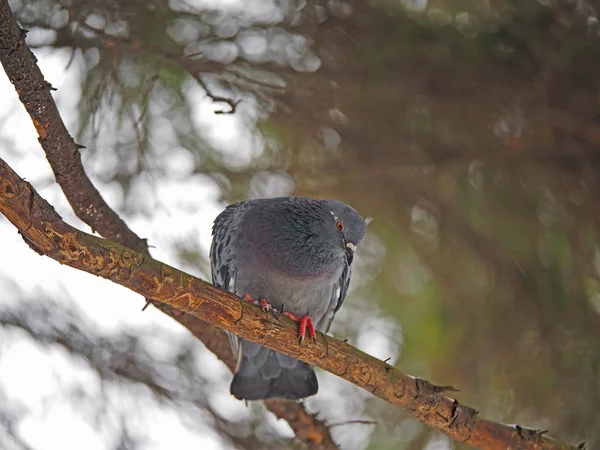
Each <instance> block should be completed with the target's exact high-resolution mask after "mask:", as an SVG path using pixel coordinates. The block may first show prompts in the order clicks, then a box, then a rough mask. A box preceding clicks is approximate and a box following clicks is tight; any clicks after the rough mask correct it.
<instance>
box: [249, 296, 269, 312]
mask: <svg viewBox="0 0 600 450" xmlns="http://www.w3.org/2000/svg"><path fill="white" fill-rule="evenodd" d="M242 298H243V299H244V300H246V301H248V302H250V303H253V304H255V305H260V307H261V308H262V310H263V311H264V312H269V311H271V310H272V309H273V307H272V306H271V304H270V303H269V302H268V301H267V300H266V299H264V298H261V299H260V300H259V301H258V302H257V301H256V300H254V297H252V296H251V295H250V294H248V293H247V292H246V293H244V295H242Z"/></svg>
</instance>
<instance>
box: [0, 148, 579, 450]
mask: <svg viewBox="0 0 600 450" xmlns="http://www.w3.org/2000/svg"><path fill="white" fill-rule="evenodd" d="M0 212H1V213H2V214H4V215H5V216H6V217H7V219H8V220H9V221H10V222H11V223H12V224H13V225H14V226H15V227H16V228H17V229H18V230H19V232H20V233H21V235H22V236H23V237H24V239H25V240H26V242H27V243H28V244H29V245H30V246H31V247H32V248H33V249H35V250H36V251H37V252H39V253H41V254H44V255H46V256H49V257H50V258H52V259H55V260H56V261H58V262H60V263H61V264H65V265H68V266H70V267H73V268H76V269H79V270H83V271H85V272H88V273H91V274H94V275H97V276H101V277H103V278H106V279H108V280H111V281H113V282H115V283H118V284H120V285H122V286H125V287H127V288H129V289H131V290H133V291H134V292H137V293H139V294H140V295H143V296H144V297H146V298H151V299H154V300H156V301H159V302H161V303H164V304H166V305H170V306H172V307H174V308H176V309H178V310H180V311H183V312H185V313H187V314H191V315H194V316H196V317H198V318H200V319H202V320H204V321H206V322H208V323H210V324H211V325H213V326H215V327H217V328H221V329H224V330H227V331H231V332H233V333H235V334H237V335H238V336H240V337H242V338H244V339H247V340H250V341H253V342H257V343H259V344H261V345H263V346H265V347H268V348H271V349H273V350H277V351H278V352H281V353H284V354H286V355H290V356H293V357H295V358H299V359H301V360H303V361H306V362H307V363H309V364H312V365H315V366H317V367H320V368H322V369H324V370H326V371H328V372H331V373H333V374H335V375H338V376H339V377H341V378H343V379H345V380H347V381H350V382H351V383H353V384H355V385H357V386H360V387H361V388H363V389H365V390H367V391H369V392H371V393H372V394H373V395H375V396H377V397H379V398H381V399H383V400H385V401H387V402H389V403H391V404H393V405H395V406H398V407H400V408H402V409H403V410H404V411H406V412H407V413H408V414H410V415H412V416H414V417H416V418H417V419H419V420H420V421H422V422H423V423H425V424H427V425H429V426H431V427H433V428H435V429H437V430H440V431H441V432H443V433H445V434H446V435H448V436H449V437H450V438H452V439H455V440H457V441H460V442H464V443H466V444H469V445H472V446H475V447H478V448H482V449H489V450H505V449H507V448H511V449H521V450H557V449H562V450H566V449H570V450H575V448H576V447H575V446H570V445H568V444H564V443H560V442H557V441H555V440H553V439H550V438H549V437H547V436H545V435H544V432H540V431H537V430H530V429H526V428H521V427H518V426H515V427H513V426H508V425H504V424H501V423H496V422H492V421H489V420H486V419H483V418H481V417H479V416H478V413H477V411H476V410H475V409H473V408H470V407H467V406H464V405H461V404H459V403H458V401H456V400H453V399H450V398H448V397H445V396H444V395H443V393H444V392H448V391H452V390H454V389H453V388H451V387H440V386H435V385H433V384H431V383H429V382H428V381H426V380H422V379H419V378H414V377H411V376H409V375H406V374H404V373H402V372H400V371H399V370H397V369H395V368H394V367H392V366H390V365H388V364H386V363H385V362H383V361H380V360H378V359H375V358H373V357H371V356H369V355H367V354H365V353H363V352H361V351H360V350H358V349H356V348H354V347H352V346H350V345H349V344H347V343H345V342H342V341H339V340H336V339H333V338H331V337H327V336H325V335H324V334H322V333H317V343H316V344H312V343H307V344H305V345H303V346H298V343H297V342H298V341H297V339H296V338H297V325H296V324H295V323H294V322H292V321H291V320H289V319H287V318H285V317H276V316H274V315H273V314H270V313H264V312H262V310H261V309H260V308H258V307H256V306H255V305H252V304H250V303H248V302H245V301H241V300H240V299H239V298H238V297H236V296H235V295H234V294H232V293H230V292H227V291H223V290H220V289H218V288H216V287H215V286H213V285H211V284H210V283H207V282H206V281H203V280H201V279H199V278H195V277H193V276H191V275H189V274H186V273H184V272H181V271H179V270H177V269H175V268H173V267H170V266H168V265H166V264H163V263H161V262H159V261H156V260H153V259H152V258H150V257H149V256H145V255H142V254H140V253H137V252H135V251H133V250H131V249H129V248H126V247H123V246H121V245H119V244H117V243H114V242H111V241H107V240H104V239H101V238H98V237H95V236H92V235H89V234H87V233H84V232H81V231H79V230H77V229H75V228H73V227H71V226H70V225H68V224H67V223H65V222H64V221H63V220H62V219H61V217H60V216H59V215H58V214H57V213H56V212H55V211H54V209H53V208H52V207H51V206H50V205H49V204H48V203H47V202H46V201H45V200H44V199H43V198H42V197H40V196H39V194H38V193H37V192H36V191H35V190H34V189H33V187H32V186H31V185H30V184H29V183H27V182H25V181H24V180H22V179H21V178H20V177H19V176H18V175H17V174H16V173H15V172H14V171H13V170H12V169H11V168H10V167H9V166H8V165H7V164H6V163H5V162H4V161H3V160H1V159H0ZM579 448H582V447H581V446H580V447H579Z"/></svg>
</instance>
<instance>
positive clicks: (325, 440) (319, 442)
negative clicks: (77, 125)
mask: <svg viewBox="0 0 600 450" xmlns="http://www.w3.org/2000/svg"><path fill="white" fill-rule="evenodd" d="M25 34H26V32H24V31H23V30H21V29H20V28H19V26H18V25H17V23H16V21H15V19H14V17H13V14H12V11H11V10H10V7H9V5H8V2H7V1H6V0H0V60H1V61H2V65H3V67H4V70H5V71H6V74H7V75H8V77H9V79H10V80H11V82H12V83H13V85H14V86H15V89H16V90H17V93H18V94H19V99H20V100H21V102H22V103H23V105H24V106H25V108H26V110H27V112H28V113H29V115H30V117H31V120H32V122H33V124H34V126H35V128H36V130H37V132H38V136H39V142H40V144H41V146H42V148H43V149H44V151H45V153H46V158H47V159H48V162H49V163H50V166H51V167H52V170H53V171H54V175H55V178H56V181H57V183H58V184H59V185H60V187H61V188H62V190H63V192H64V194H65V197H66V198H67V200H68V201H69V203H70V204H71V207H72V208H73V211H74V212H75V214H76V215H77V217H79V218H80V219H81V220H82V221H83V222H85V223H86V224H87V225H89V226H90V227H91V228H92V230H95V231H97V232H98V233H99V234H100V235H101V236H104V237H105V238H107V239H109V240H111V241H114V242H117V243H119V244H121V245H123V246H125V247H128V248H130V249H133V250H136V251H138V252H140V253H142V254H144V255H146V256H150V253H149V251H148V246H147V243H146V240H145V239H141V238H140V237H139V236H137V235H136V234H135V233H134V232H133V231H132V230H131V229H129V227H128V226H127V225H126V224H125V222H124V221H123V220H122V219H121V218H120V217H119V215H118V214H117V213H116V212H115V211H114V210H112V209H111V208H110V206H108V204H107V203H106V202H105V201H104V199H103V198H102V196H101V195H100V193H99V192H98V190H97V189H96V187H95V186H94V185H93V184H92V182H91V181H90V179H89V178H88V176H87V175H86V173H85V170H84V168H83V165H82V163H81V155H80V153H79V148H78V146H77V144H76V143H75V141H74V140H73V138H72V137H71V135H70V134H69V132H68V130H67V128H66V127H65V124H64V123H63V120H62V118H61V116H60V113H59V111H58V108H57V107H56V104H55V103H54V99H53V98H52V95H51V94H50V90H51V89H52V86H51V85H50V83H48V82H46V80H45V79H44V76H43V74H42V72H41V71H40V69H39V67H38V66H37V59H36V58H35V56H34V55H33V53H32V52H31V50H30V49H29V47H28V46H27V44H26V43H25ZM23 237H24V238H25V240H26V242H28V243H29V244H30V245H35V244H34V243H33V242H30V241H28V240H27V239H28V238H27V237H26V236H25V235H24V234H23ZM153 304H154V306H156V307H157V308H158V309H160V310H161V311H162V312H163V313H165V314H167V315H168V316H171V317H172V318H174V319H175V320H177V321H178V322H179V323H181V324H182V325H183V326H185V327H186V328H187V329H188V330H190V331H191V333H192V334H193V335H194V336H196V337H197V338H198V339H200V340H201V341H202V342H203V343H204V345H205V346H206V347H207V348H208V349H209V350H210V351H211V352H213V353H214V354H215V355H216V356H217V357H218V358H219V359H221V360H222V361H224V362H225V363H226V364H227V365H228V367H229V368H230V369H232V370H233V368H234V367H235V363H234V358H233V355H232V353H231V347H230V345H229V341H228V339H227V338H226V337H225V335H224V334H223V333H221V332H220V331H216V330H214V329H213V328H212V327H210V326H209V325H207V324H206V323H205V322H202V321H201V320H198V319H197V318H196V317H194V316H191V315H187V314H185V313H184V312H183V311H180V310H177V309H176V308H173V307H171V306H169V305H167V304H164V303H157V302H153ZM266 404H267V408H268V409H269V410H270V411H271V412H272V413H273V414H275V416H276V417H277V418H278V419H285V420H286V421H287V422H288V423H289V425H290V427H291V428H292V429H293V430H294V433H295V434H296V436H297V437H298V439H300V440H302V441H303V442H305V443H306V444H308V445H309V446H311V447H312V448H315V449H322V450H336V449H337V445H336V444H335V443H334V441H333V438H332V437H331V433H330V431H329V428H328V427H327V426H326V425H325V424H324V423H323V422H322V421H320V420H318V419H316V418H315V417H313V416H312V415H310V414H309V413H308V412H307V411H306V410H305V409H304V407H303V405H302V404H299V403H293V402H285V401H282V400H270V401H268V402H266Z"/></svg>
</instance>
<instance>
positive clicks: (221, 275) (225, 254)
mask: <svg viewBox="0 0 600 450" xmlns="http://www.w3.org/2000/svg"><path fill="white" fill-rule="evenodd" d="M245 204H246V202H241V203H234V204H233V205H229V206H228V207H227V208H225V210H224V211H223V212H221V214H219V215H218V216H217V218H216V219H215V222H214V224H213V229H212V237H213V238H212V244H211V246H210V269H211V273H212V283H213V284H214V285H215V286H217V287H219V288H221V289H225V290H227V291H230V292H235V275H236V267H235V264H234V255H233V245H232V244H233V240H234V239H235V231H236V230H235V226H236V223H237V220H236V219H237V217H238V214H239V213H240V212H241V210H243V208H244V206H245ZM227 334H228V336H229V340H230V341H231V346H232V348H233V353H234V354H235V355H237V354H238V352H239V350H240V347H241V346H240V345H239V339H238V338H237V336H235V335H233V334H231V333H227Z"/></svg>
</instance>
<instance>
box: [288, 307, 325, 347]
mask: <svg viewBox="0 0 600 450" xmlns="http://www.w3.org/2000/svg"><path fill="white" fill-rule="evenodd" d="M282 314H283V315H284V316H286V317H289V318H290V319H292V320H293V321H294V322H298V345H302V342H303V341H304V337H305V336H306V329H307V328H308V335H309V336H310V337H311V338H312V340H313V342H314V343H315V344H316V343H317V333H316V332H315V325H314V324H313V321H312V319H311V318H310V316H302V317H298V316H296V315H294V314H292V313H291V312H288V311H286V312H284V313H282Z"/></svg>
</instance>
